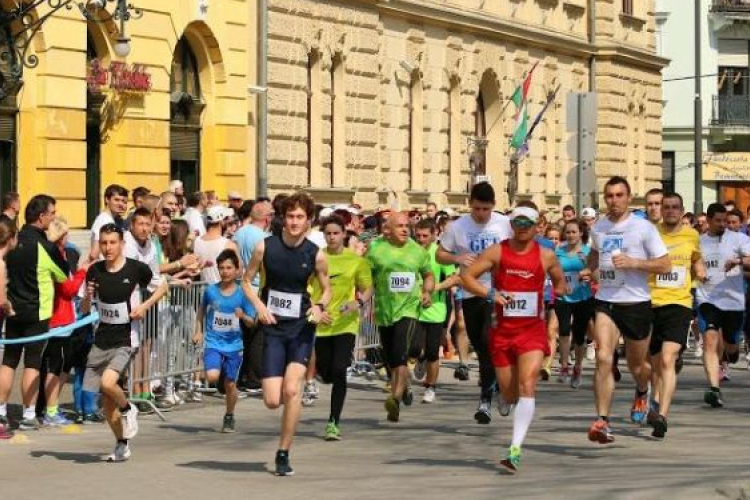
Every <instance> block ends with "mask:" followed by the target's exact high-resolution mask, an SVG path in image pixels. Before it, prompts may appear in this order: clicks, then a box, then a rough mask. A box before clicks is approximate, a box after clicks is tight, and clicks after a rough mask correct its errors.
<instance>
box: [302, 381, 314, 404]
mask: <svg viewBox="0 0 750 500" xmlns="http://www.w3.org/2000/svg"><path fill="white" fill-rule="evenodd" d="M313 384H314V381H313V382H305V387H304V388H303V389H302V406H312V405H314V404H315V399H316V398H315V395H314V391H315V390H317V386H313Z"/></svg>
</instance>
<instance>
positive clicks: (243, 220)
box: [235, 200, 255, 232]
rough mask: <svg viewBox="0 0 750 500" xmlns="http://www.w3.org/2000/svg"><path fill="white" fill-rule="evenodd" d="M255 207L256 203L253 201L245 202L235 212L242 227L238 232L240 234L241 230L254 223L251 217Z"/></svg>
mask: <svg viewBox="0 0 750 500" xmlns="http://www.w3.org/2000/svg"><path fill="white" fill-rule="evenodd" d="M254 206H255V202H254V201H253V200H247V201H243V202H242V205H240V208H239V209H238V210H237V211H236V212H235V213H236V214H237V218H238V219H239V221H240V227H239V228H238V230H237V231H238V232H239V229H241V228H243V227H245V226H247V225H249V224H251V223H252V222H253V219H252V217H251V215H252V213H253V207H254Z"/></svg>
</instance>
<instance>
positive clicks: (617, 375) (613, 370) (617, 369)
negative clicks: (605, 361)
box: [612, 363, 622, 382]
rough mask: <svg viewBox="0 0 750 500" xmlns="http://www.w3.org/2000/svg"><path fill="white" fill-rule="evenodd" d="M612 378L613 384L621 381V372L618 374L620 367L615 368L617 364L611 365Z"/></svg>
mask: <svg viewBox="0 0 750 500" xmlns="http://www.w3.org/2000/svg"><path fill="white" fill-rule="evenodd" d="M612 376H613V377H615V382H619V381H620V380H621V379H622V372H620V367H619V366H617V363H615V364H613V365H612Z"/></svg>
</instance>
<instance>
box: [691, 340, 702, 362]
mask: <svg viewBox="0 0 750 500" xmlns="http://www.w3.org/2000/svg"><path fill="white" fill-rule="evenodd" d="M693 356H695V357H696V358H702V357H703V341H699V342H698V345H696V346H695V351H694V352H693Z"/></svg>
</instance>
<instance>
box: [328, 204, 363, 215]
mask: <svg viewBox="0 0 750 500" xmlns="http://www.w3.org/2000/svg"><path fill="white" fill-rule="evenodd" d="M333 210H334V211H336V210H345V211H347V212H349V213H350V214H352V215H359V210H357V209H356V208H354V207H352V206H351V205H346V204H343V203H342V204H340V205H334V206H333Z"/></svg>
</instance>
